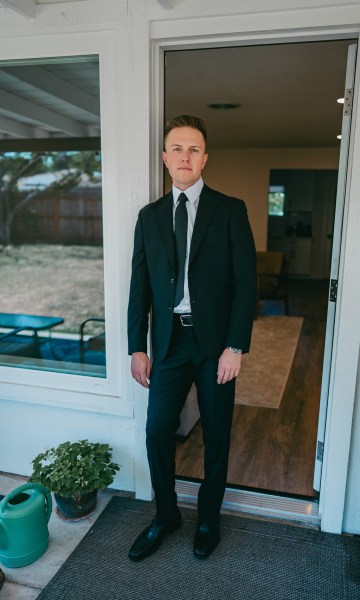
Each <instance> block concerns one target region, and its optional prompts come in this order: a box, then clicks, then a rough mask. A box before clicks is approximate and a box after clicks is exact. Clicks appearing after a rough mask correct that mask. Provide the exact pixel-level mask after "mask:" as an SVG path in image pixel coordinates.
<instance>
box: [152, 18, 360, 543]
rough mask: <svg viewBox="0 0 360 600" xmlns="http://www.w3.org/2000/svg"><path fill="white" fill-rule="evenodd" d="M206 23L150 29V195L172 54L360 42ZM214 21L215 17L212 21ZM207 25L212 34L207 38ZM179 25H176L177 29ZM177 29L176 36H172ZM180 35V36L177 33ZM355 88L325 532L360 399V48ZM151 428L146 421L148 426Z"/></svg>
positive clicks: (334, 527)
mask: <svg viewBox="0 0 360 600" xmlns="http://www.w3.org/2000/svg"><path fill="white" fill-rule="evenodd" d="M200 21H201V29H202V31H201V34H198V35H196V34H195V35H194V33H192V34H191V35H190V34H188V31H189V28H188V22H187V23H186V22H185V23H184V21H180V22H179V23H177V22H176V20H174V21H171V22H170V24H169V21H166V23H164V22H157V23H153V24H152V27H151V29H150V33H151V40H150V197H151V198H157V197H159V196H160V195H161V193H162V184H163V175H162V162H161V157H160V154H161V153H160V150H161V149H162V139H163V115H164V85H163V82H164V56H165V52H167V51H169V50H196V49H200V48H202V49H204V48H219V47H229V46H247V45H255V44H257V45H259V44H261V45H270V44H280V43H283V44H287V43H300V42H310V41H332V40H337V39H356V38H359V28H358V27H354V26H352V25H349V28H346V29H345V30H344V29H343V28H340V27H327V28H321V29H320V28H319V29H318V30H316V29H310V28H309V29H307V30H304V29H303V30H297V29H294V30H293V31H291V32H290V33H289V31H287V32H286V33H282V32H281V30H279V31H278V32H277V31H273V32H271V33H270V34H269V31H264V32H262V33H256V34H251V33H250V34H247V33H246V32H245V33H239V32H238V31H233V32H229V31H228V30H227V31H226V33H223V34H221V33H220V32H217V33H213V31H214V23H209V20H207V19H203V20H200ZM210 21H211V19H210ZM207 23H208V24H209V25H208V27H209V30H208V31H210V32H211V33H209V34H206V35H204V29H206V26H207ZM173 26H174V27H173ZM169 31H174V34H173V35H174V37H171V36H170V37H169ZM175 32H176V33H175ZM357 58H358V60H357V67H356V75H355V84H354V105H353V120H352V123H353V126H352V131H351V138H350V149H349V159H348V168H347V186H346V187H347V190H346V198H345V207H344V222H343V231H342V252H341V260H340V270H339V285H338V300H337V311H336V320H335V330H334V343H333V350H332V357H331V361H332V372H331V376H330V388H329V399H328V411H327V424H326V437H325V446H324V464H323V476H322V483H321V489H320V505H319V513H320V518H321V529H322V530H323V531H328V532H333V533H341V531H342V524H343V515H344V508H345V492H346V483H347V471H348V463H349V454H350V442H351V430H352V417H353V408H354V400H355V389H356V377H357V369H358V352H359V349H358V348H357V347H356V339H358V338H357V337H356V335H354V323H356V319H358V309H357V304H356V302H355V301H354V298H359V297H360V283H359V282H357V281H354V280H355V278H354V277H352V272H351V262H352V256H356V253H355V252H356V244H357V235H358V234H357V230H356V226H357V223H359V222H360V208H359V206H357V203H356V198H357V197H359V195H360V173H359V172H356V169H354V171H353V170H352V164H353V163H354V164H359V163H360V122H359V120H356V112H357V108H359V93H358V92H359V78H360V68H359V63H360V60H359V48H358V55H357ZM345 240H346V244H344V241H345ZM142 425H143V426H145V423H143V424H142Z"/></svg>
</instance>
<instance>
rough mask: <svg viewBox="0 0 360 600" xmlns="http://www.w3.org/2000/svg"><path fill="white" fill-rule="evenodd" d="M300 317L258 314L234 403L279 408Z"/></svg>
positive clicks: (299, 329)
mask: <svg viewBox="0 0 360 600" xmlns="http://www.w3.org/2000/svg"><path fill="white" fill-rule="evenodd" d="M302 324H303V319H302V318H301V317H259V318H258V319H257V320H256V321H255V322H254V328H253V337H252V342H251V348H250V353H249V354H245V355H244V356H243V359H242V365H241V370H240V373H239V375H238V378H237V381H236V393H235V403H236V404H250V405H252V406H262V407H266V408H279V406H280V402H281V399H282V396H283V393H284V390H285V386H286V382H287V380H288V377H289V373H290V369H291V365H292V363H293V360H294V356H295V351H296V347H297V343H298V340H299V335H300V331H301V327H302Z"/></svg>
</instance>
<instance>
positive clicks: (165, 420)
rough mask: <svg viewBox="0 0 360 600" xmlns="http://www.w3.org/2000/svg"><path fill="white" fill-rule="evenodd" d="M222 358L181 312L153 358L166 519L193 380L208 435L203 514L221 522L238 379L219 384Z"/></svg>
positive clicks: (152, 412) (150, 444)
mask: <svg viewBox="0 0 360 600" xmlns="http://www.w3.org/2000/svg"><path fill="white" fill-rule="evenodd" d="M217 370H218V359H213V358H208V357H207V356H205V354H204V353H203V352H202V350H200V348H199V346H198V345H197V342H196V338H195V335H194V328H193V327H183V326H182V325H181V324H180V321H179V319H178V318H177V317H174V326H173V333H172V339H171V343H170V348H169V351H168V353H167V355H166V357H165V358H164V359H163V360H162V361H160V362H157V361H156V357H155V359H154V363H153V366H152V370H151V375H150V386H149V406H148V415H147V426H146V444H147V452H148V460H149V466H150V473H151V480H152V485H153V488H154V492H155V500H156V509H157V517H158V520H159V522H160V523H161V524H163V525H165V526H166V525H167V524H170V523H171V522H172V521H173V520H174V518H176V516H177V513H178V509H177V497H176V493H175V452H176V437H175V434H176V431H177V429H178V427H179V424H180V413H181V410H182V408H183V406H184V403H185V400H186V398H187V395H188V393H189V391H190V387H191V385H192V383H193V382H194V383H195V386H196V389H197V397H198V404H199V410H200V417H201V425H202V430H203V440H204V480H203V482H202V484H201V486H200V490H199V496H198V513H199V517H200V518H201V519H206V520H208V521H209V522H210V523H217V522H218V520H219V515H220V508H221V504H222V501H223V497H224V492H225V486H226V477H227V467H228V456H229V446H230V431H231V423H232V415H233V408H234V396H235V380H232V381H230V382H228V383H225V384H218V383H217Z"/></svg>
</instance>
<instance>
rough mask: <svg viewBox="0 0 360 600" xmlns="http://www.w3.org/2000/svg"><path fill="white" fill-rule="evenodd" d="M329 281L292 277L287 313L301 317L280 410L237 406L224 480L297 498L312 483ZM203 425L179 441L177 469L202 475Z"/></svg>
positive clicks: (310, 489) (191, 475) (182, 474)
mask: <svg viewBox="0 0 360 600" xmlns="http://www.w3.org/2000/svg"><path fill="white" fill-rule="evenodd" d="M327 294H328V284H327V282H325V281H311V280H306V281H304V280H294V281H292V282H291V285H290V315H294V316H302V317H304V322H303V327H302V331H301V334H300V339H299V343H298V347H297V350H296V354H295V357H294V361H293V365H292V368H291V372H290V375H289V378H288V381H287V385H286V389H285V392H284V396H283V398H282V401H281V404H280V407H279V408H278V409H269V408H256V407H252V406H243V405H235V412H234V420H233V428H232V442H231V450H230V460H229V470H228V484H229V485H234V486H240V487H249V488H256V489H257V490H267V491H275V492H281V493H286V494H296V495H300V496H308V497H313V496H316V492H314V490H313V487H312V481H313V473H314V461H315V447H316V434H317V421H318V413H319V400H320V388H321V374H322V360H323V349H324V337H325V325H326V310H327ZM202 463H203V449H202V433H201V426H200V423H198V424H197V425H196V426H195V427H194V429H193V431H192V432H191V434H190V435H189V436H188V438H187V439H186V440H185V441H179V442H178V447H177V456H176V473H177V475H178V476H179V477H183V478H190V479H201V478H202V477H203V466H202Z"/></svg>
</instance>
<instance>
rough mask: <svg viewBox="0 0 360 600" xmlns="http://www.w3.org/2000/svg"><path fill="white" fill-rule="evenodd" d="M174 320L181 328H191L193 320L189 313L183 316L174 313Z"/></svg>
mask: <svg viewBox="0 0 360 600" xmlns="http://www.w3.org/2000/svg"><path fill="white" fill-rule="evenodd" d="M174 319H175V320H176V321H178V322H179V323H180V325H182V326H183V327H192V326H193V318H192V314H191V313H187V314H185V315H180V314H178V313H174Z"/></svg>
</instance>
